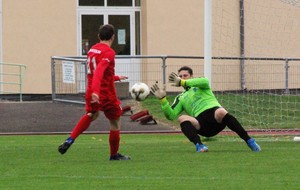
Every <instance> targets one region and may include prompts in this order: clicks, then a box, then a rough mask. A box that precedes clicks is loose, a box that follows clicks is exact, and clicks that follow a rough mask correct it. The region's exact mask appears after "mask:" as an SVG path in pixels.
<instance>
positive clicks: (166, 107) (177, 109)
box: [160, 95, 183, 121]
mask: <svg viewBox="0 0 300 190" xmlns="http://www.w3.org/2000/svg"><path fill="white" fill-rule="evenodd" d="M179 97H180V95H178V96H177V97H176V98H175V100H174V102H173V103H172V105H170V104H169V101H168V100H167V98H166V97H164V98H163V99H161V100H160V102H161V109H162V111H163V113H164V115H165V117H166V118H167V119H168V120H171V121H172V120H174V119H176V118H177V117H178V116H179V114H180V113H181V112H182V110H183V107H182V104H181V102H180V101H179Z"/></svg>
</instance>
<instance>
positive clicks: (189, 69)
mask: <svg viewBox="0 0 300 190" xmlns="http://www.w3.org/2000/svg"><path fill="white" fill-rule="evenodd" d="M180 71H188V72H189V74H190V75H193V69H192V68H190V67H188V66H183V67H180V69H178V73H179V72H180Z"/></svg>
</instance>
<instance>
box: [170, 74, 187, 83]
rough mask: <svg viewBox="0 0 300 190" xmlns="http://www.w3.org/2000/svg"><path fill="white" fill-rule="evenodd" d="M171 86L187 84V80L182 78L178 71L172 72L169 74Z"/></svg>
mask: <svg viewBox="0 0 300 190" xmlns="http://www.w3.org/2000/svg"><path fill="white" fill-rule="evenodd" d="M169 82H170V83H171V86H185V80H183V79H181V78H180V77H179V76H178V75H177V74H176V73H174V72H172V73H171V74H170V75H169Z"/></svg>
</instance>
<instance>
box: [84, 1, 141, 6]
mask: <svg viewBox="0 0 300 190" xmlns="http://www.w3.org/2000/svg"><path fill="white" fill-rule="evenodd" d="M78 2H79V6H102V7H103V6H104V5H107V6H109V7H132V6H133V3H134V6H136V7H140V6H141V1H140V0H78Z"/></svg>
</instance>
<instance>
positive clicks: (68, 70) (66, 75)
mask: <svg viewBox="0 0 300 190" xmlns="http://www.w3.org/2000/svg"><path fill="white" fill-rule="evenodd" d="M62 74H63V83H72V84H74V83H75V65H74V62H73V61H62Z"/></svg>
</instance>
